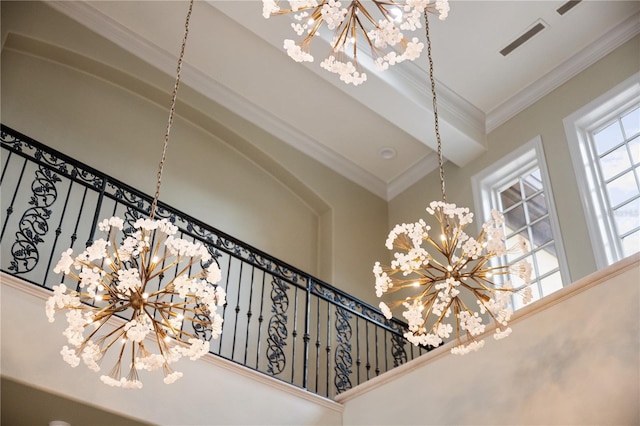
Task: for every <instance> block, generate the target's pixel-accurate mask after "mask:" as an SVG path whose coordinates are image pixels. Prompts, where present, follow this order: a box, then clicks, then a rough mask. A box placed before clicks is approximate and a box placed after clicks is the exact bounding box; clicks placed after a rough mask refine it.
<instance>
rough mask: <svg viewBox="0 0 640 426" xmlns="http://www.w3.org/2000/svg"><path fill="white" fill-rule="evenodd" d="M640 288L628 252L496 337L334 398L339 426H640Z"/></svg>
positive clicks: (638, 264)
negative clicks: (504, 335)
mask: <svg viewBox="0 0 640 426" xmlns="http://www.w3.org/2000/svg"><path fill="white" fill-rule="evenodd" d="M639 282H640V255H635V256H634V257H632V258H627V259H625V260H623V261H621V262H619V263H618V264H614V265H612V266H610V267H608V268H607V269H604V270H602V271H600V272H596V273H595V274H592V275H590V276H588V277H586V278H585V279H583V280H582V282H576V283H575V284H574V285H573V286H570V287H566V288H564V289H562V290H561V291H560V292H558V293H556V294H554V295H553V296H550V297H548V298H546V299H543V300H540V301H538V302H536V303H534V304H533V305H531V306H529V307H528V308H526V309H523V310H522V311H519V312H518V313H517V314H516V316H515V318H514V320H513V321H512V322H511V323H510V325H511V327H512V329H513V333H512V334H511V336H509V337H508V338H506V339H504V340H500V341H495V340H494V339H493V338H492V337H491V335H490V333H488V334H489V335H488V336H487V337H486V338H485V342H486V343H485V346H484V348H482V349H481V350H479V351H478V352H474V353H471V354H468V355H464V356H463V357H464V358H460V356H458V355H451V354H450V353H448V349H450V347H451V346H453V345H447V346H446V347H442V348H439V349H437V350H436V351H434V352H433V353H431V354H429V355H425V356H423V357H422V358H424V359H425V360H424V362H423V360H422V359H420V358H419V359H417V360H415V361H413V362H411V363H409V364H406V365H404V366H402V367H400V368H398V369H396V370H393V371H391V372H388V373H385V375H383V376H380V377H378V378H377V379H376V380H378V382H379V383H382V384H380V385H373V384H374V383H373V381H372V382H370V383H366V384H365V385H364V386H363V387H365V386H367V385H373V386H371V387H370V388H369V390H368V391H365V390H363V391H362V392H358V390H357V389H354V390H352V391H349V392H352V394H351V395H348V394H346V393H345V394H343V395H341V397H342V398H345V397H346V398H345V399H346V401H345V399H340V401H341V402H343V403H344V404H345V409H344V414H343V424H344V425H350V426H351V425H353V426H355V425H372V424H376V425H448V424H451V425H468V424H473V425H516V424H522V425H585V424H592V425H635V424H638V422H640V405H639V404H638V401H640V365H639V362H638V353H639V352H640V322H639V321H638V309H639V308H640V286H639V285H638V283H639ZM576 290H577V291H576ZM550 300H553V302H550ZM556 302H557V303H556ZM541 305H542V306H541ZM452 343H453V342H452ZM412 364H413V365H412ZM416 364H419V365H418V366H416ZM384 376H391V377H389V378H388V379H387V378H385V377H384Z"/></svg>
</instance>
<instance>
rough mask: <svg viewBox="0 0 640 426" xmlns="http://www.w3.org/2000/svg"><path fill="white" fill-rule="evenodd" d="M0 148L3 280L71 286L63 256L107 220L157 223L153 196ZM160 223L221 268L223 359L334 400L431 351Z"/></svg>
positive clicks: (329, 290) (23, 141) (202, 233)
mask: <svg viewBox="0 0 640 426" xmlns="http://www.w3.org/2000/svg"><path fill="white" fill-rule="evenodd" d="M0 139H1V142H2V177H1V178H0V188H1V190H2V197H1V203H2V210H1V211H2V212H6V213H5V214H4V218H3V220H2V231H1V234H0V242H1V250H2V253H1V254H2V257H1V259H2V260H1V269H2V271H3V272H6V273H9V274H12V275H15V276H17V277H20V278H22V279H23V280H25V281H28V282H30V283H32V284H34V285H37V286H41V287H44V288H47V289H51V288H52V286H53V285H56V284H58V283H60V282H61V281H64V278H61V277H60V276H58V275H55V274H53V273H52V272H51V271H52V268H53V266H54V265H55V263H56V262H57V260H58V259H59V256H60V253H62V252H63V251H64V250H66V249H67V248H73V249H74V251H77V249H83V248H84V246H85V245H88V244H91V243H92V241H93V238H94V234H95V232H96V228H97V223H98V222H99V221H100V220H101V219H103V218H107V217H111V216H119V217H122V218H124V219H125V222H126V223H128V224H129V226H131V225H132V224H133V222H135V221H136V220H137V219H138V218H140V217H146V216H148V213H149V209H150V204H151V197H149V196H148V195H145V194H143V193H141V192H140V191H138V190H136V189H134V188H131V187H130V186H128V185H126V184H124V183H122V182H120V181H118V180H116V179H112V178H110V177H109V176H107V175H105V174H103V173H100V172H98V171H97V170H94V169H92V168H91V167H88V166H86V165H84V164H81V163H79V162H77V161H75V160H73V159H72V158H70V157H68V156H66V155H64V154H62V153H59V152H57V151H55V150H53V149H51V148H48V147H46V146H44V145H42V144H41V143H39V142H36V141H34V140H33V139H31V138H29V137H27V136H24V135H22V134H20V133H18V132H16V131H14V130H12V129H10V128H8V127H6V126H2V129H1V131H0ZM156 217H157V218H167V219H169V220H170V221H171V222H173V223H174V224H175V225H176V226H178V228H179V230H180V231H179V234H180V235H178V236H179V237H180V238H184V239H187V240H191V241H199V242H201V243H203V244H205V245H206V247H207V248H208V250H209V252H210V253H211V255H212V257H213V258H215V260H216V261H217V262H218V264H219V265H220V268H221V270H222V275H223V277H222V281H221V285H223V286H224V287H225V289H226V292H227V305H226V306H225V307H224V325H223V331H222V335H221V337H220V338H219V340H217V341H214V342H212V345H211V352H212V353H213V354H215V355H217V356H220V357H222V358H225V359H227V360H230V361H233V362H236V363H239V364H242V365H244V366H246V367H248V368H251V369H253V370H257V371H259V372H262V373H264V374H267V375H270V376H273V377H276V378H278V379H281V380H283V381H286V382H288V383H291V384H293V385H296V386H299V387H301V388H304V389H307V390H309V391H311V392H315V393H317V394H319V395H322V396H326V397H329V398H332V397H334V396H335V395H337V394H339V393H340V392H343V391H345V390H347V389H350V388H351V387H353V386H355V385H357V384H360V383H362V382H364V381H366V380H369V379H370V378H372V377H375V376H377V375H378V374H380V373H382V372H385V371H387V370H390V369H392V368H394V367H396V366H398V365H400V364H403V363H405V362H407V361H408V360H411V359H413V358H415V357H417V356H419V355H421V354H422V353H424V352H425V351H426V350H425V349H423V348H415V347H414V346H413V345H411V344H409V343H408V342H407V341H406V340H405V339H404V337H403V334H404V332H405V330H406V325H405V324H404V323H402V322H400V321H397V320H395V319H394V320H391V321H388V320H386V319H385V318H384V317H383V316H382V315H381V313H380V311H379V310H378V309H376V308H374V307H372V306H370V305H368V304H366V303H364V302H361V301H359V300H357V299H355V298H353V297H351V296H350V295H348V294H346V293H344V292H343V291H340V290H339V289H337V288H335V287H333V286H331V285H329V284H327V283H324V282H322V281H320V280H318V279H316V278H314V277H312V276H311V275H309V274H306V273H304V272H302V271H300V270H298V269H296V268H294V267H292V266H290V265H288V264H286V263H284V262H282V261H280V260H278V259H275V258H273V257H272V256H269V255H268V254H266V253H263V252H261V251H260V250H258V249H256V248H254V247H251V246H250V245H248V244H245V243H243V242H241V241H238V240H237V239H235V238H233V237H231V236H229V235H227V234H225V233H223V232H220V231H218V230H217V229H215V228H213V227H211V226H209V225H207V224H205V223H202V222H201V221H198V220H197V219H194V218H192V217H190V216H188V215H186V214H184V213H182V212H180V211H179V210H177V209H174V208H172V207H169V206H167V205H165V204H162V203H160V204H159V206H158V209H157V211H156ZM42 309H43V315H44V305H43V308H42ZM61 344H62V336H61Z"/></svg>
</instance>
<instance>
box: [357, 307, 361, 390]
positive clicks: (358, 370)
mask: <svg viewBox="0 0 640 426" xmlns="http://www.w3.org/2000/svg"><path fill="white" fill-rule="evenodd" d="M360 364H362V361H361V360H360V318H358V317H356V365H357V368H356V371H357V373H356V380H357V382H356V383H357V384H360Z"/></svg>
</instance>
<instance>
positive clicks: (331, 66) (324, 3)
mask: <svg viewBox="0 0 640 426" xmlns="http://www.w3.org/2000/svg"><path fill="white" fill-rule="evenodd" d="M279 3H280V1H279V0H262V4H263V8H262V15H263V16H264V17H265V18H269V17H270V16H271V15H282V14H287V13H293V14H294V15H293V17H294V20H295V22H293V23H292V24H291V27H292V29H293V31H294V32H295V33H296V34H297V35H298V36H299V37H304V38H302V40H301V41H298V42H296V41H294V40H291V39H286V40H285V41H284V48H285V49H286V51H287V53H288V55H289V56H290V57H291V58H293V60H295V61H297V62H313V60H314V59H313V56H312V55H311V53H309V48H310V44H311V41H312V40H313V39H314V37H317V36H318V35H319V31H320V28H321V27H322V26H323V24H326V27H327V29H328V30H331V31H333V37H332V39H331V41H330V44H331V52H330V54H329V55H328V56H327V57H326V58H325V59H324V60H323V61H322V62H321V63H320V66H321V67H322V68H324V69H326V70H327V71H329V72H332V73H334V74H338V75H339V76H340V80H342V81H344V82H345V83H347V84H353V85H354V86H357V85H359V84H361V83H363V82H365V81H366V80H367V74H366V73H365V72H364V71H362V69H361V66H360V64H359V62H358V42H360V45H362V43H365V44H366V45H368V46H369V49H370V50H371V56H372V58H373V63H374V66H375V68H376V69H377V70H379V71H384V70H386V69H388V68H389V67H390V66H392V65H395V64H398V63H400V62H403V61H405V60H407V59H408V60H411V61H413V60H415V59H417V58H418V57H419V56H420V54H421V53H422V50H423V49H424V44H423V43H421V42H420V41H419V39H418V38H417V37H412V38H411V39H410V40H409V39H408V38H407V37H405V35H404V33H403V31H415V30H416V29H418V28H421V26H422V24H421V16H422V12H423V10H426V11H428V12H431V13H435V14H438V16H439V17H440V19H441V20H444V19H445V18H446V17H447V15H448V13H449V3H448V0H397V1H396V0H372V1H366V2H365V1H360V0H352V1H347V0H344V1H342V2H340V1H338V0H289V6H290V7H289V8H288V9H281V8H280V6H279ZM366 3H368V7H369V8H368V9H367V7H365V4H366Z"/></svg>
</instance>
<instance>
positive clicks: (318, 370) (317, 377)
mask: <svg viewBox="0 0 640 426" xmlns="http://www.w3.org/2000/svg"><path fill="white" fill-rule="evenodd" d="M316 300H317V303H318V310H317V312H316V393H318V382H319V381H320V377H319V376H318V375H319V374H320V298H319V297H318V298H317V299H316Z"/></svg>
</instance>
